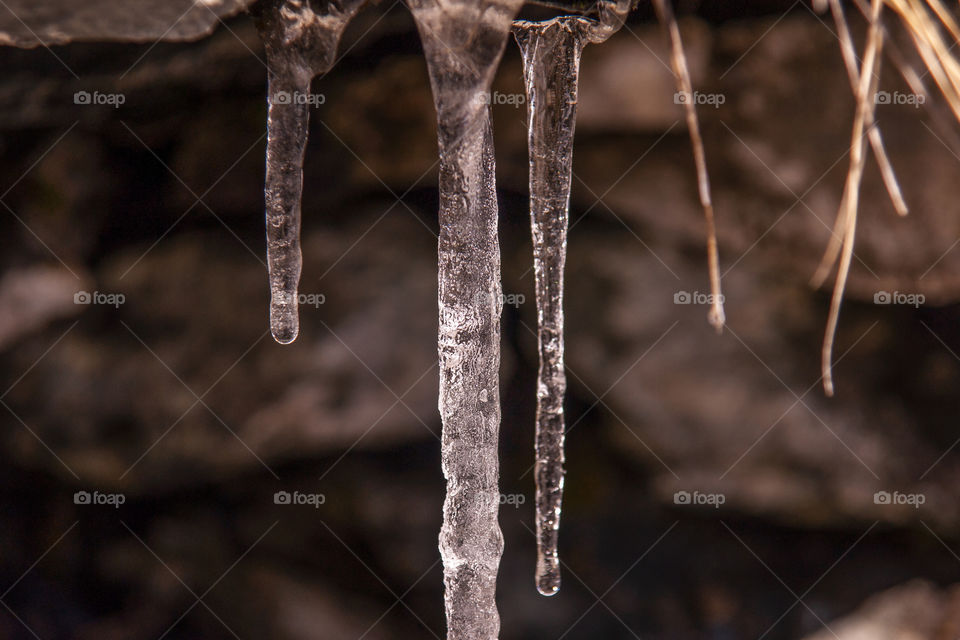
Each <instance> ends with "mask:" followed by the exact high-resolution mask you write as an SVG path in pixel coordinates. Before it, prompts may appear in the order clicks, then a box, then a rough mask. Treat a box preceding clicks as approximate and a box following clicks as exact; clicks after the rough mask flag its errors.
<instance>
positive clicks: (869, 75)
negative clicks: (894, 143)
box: [821, 0, 883, 396]
mask: <svg viewBox="0 0 960 640" xmlns="http://www.w3.org/2000/svg"><path fill="white" fill-rule="evenodd" d="M882 8H883V0H873V1H872V4H871V11H870V29H869V32H868V35H867V44H866V48H865V51H864V55H863V67H862V69H861V71H860V78H859V80H860V82H859V84H858V86H857V113H856V116H855V117H854V124H853V135H852V139H851V143H850V169H849V171H847V182H846V185H845V187H844V193H843V201H842V202H841V211H840V212H839V213H838V214H837V217H838V219H840V218H842V219H843V221H844V224H843V229H842V233H843V247H842V251H841V254H840V267H839V269H838V270H837V280H836V283H835V285H834V288H833V296H832V298H831V300H830V314H829V316H828V318H827V329H826V333H825V335H824V338H823V351H822V353H821V368H822V372H823V389H824V391H825V392H826V394H827V395H828V396H832V395H833V389H834V387H833V373H832V370H831V369H832V367H831V363H832V357H833V341H834V336H835V335H836V332H837V321H838V319H839V317H840V304H841V302H842V301H843V291H844V289H845V287H846V284H847V276H848V275H849V273H850V263H851V260H852V258H853V244H854V239H855V236H856V230H857V207H858V204H859V199H860V183H861V181H862V179H863V167H864V164H865V161H866V154H865V149H864V144H863V139H864V137H865V126H866V123H867V122H870V121H872V120H873V113H874V110H875V109H876V99H875V96H876V90H877V78H878V76H879V65H880V55H879V54H880V50H881V48H882V47H883V31H882V29H881V27H880V14H881V11H882Z"/></svg>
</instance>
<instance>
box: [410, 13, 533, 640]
mask: <svg viewBox="0 0 960 640" xmlns="http://www.w3.org/2000/svg"><path fill="white" fill-rule="evenodd" d="M521 2H522V0H493V1H487V2H483V3H481V2H452V1H450V0H410V1H409V4H410V9H411V11H412V12H413V16H414V19H415V20H416V23H417V29H418V30H419V32H420V38H421V40H422V42H423V49H424V53H425V55H426V59H427V68H428V71H429V75H430V84H431V86H432V88H433V97H434V103H435V106H436V109H437V121H438V127H437V131H438V140H439V149H440V238H439V295H438V301H439V307H440V309H439V315H440V327H439V340H438V352H439V358H440V402H439V408H440V416H441V418H442V420H443V438H442V442H441V458H442V466H443V474H444V477H445V478H446V480H447V496H446V499H445V500H444V504H443V527H442V528H441V530H440V555H441V558H442V560H443V578H444V586H445V593H444V600H445V607H446V614H447V638H448V639H449V640H492V639H494V638H496V637H497V636H498V634H499V631H500V617H499V615H498V613H497V605H496V598H495V595H496V583H497V570H498V568H499V564H500V556H501V554H502V553H503V536H502V534H501V532H500V527H499V524H498V522H497V511H498V509H499V506H500V493H499V486H498V481H499V462H498V459H497V456H498V452H497V442H498V438H499V430H500V390H499V367H500V311H501V308H502V300H501V288H500V246H499V243H498V240H497V197H496V185H495V182H494V157H493V131H492V129H491V124H490V107H489V102H490V101H489V91H490V84H491V82H492V80H493V74H494V72H495V70H496V68H497V64H498V63H499V61H500V58H501V56H502V55H503V49H504V46H505V44H506V40H507V36H508V35H509V33H510V24H511V21H512V20H513V18H514V16H515V15H516V13H517V11H518V10H519V9H520V5H521Z"/></svg>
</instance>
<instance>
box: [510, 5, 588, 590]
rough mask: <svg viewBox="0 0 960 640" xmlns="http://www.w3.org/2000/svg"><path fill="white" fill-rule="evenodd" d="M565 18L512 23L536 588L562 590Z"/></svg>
mask: <svg viewBox="0 0 960 640" xmlns="http://www.w3.org/2000/svg"><path fill="white" fill-rule="evenodd" d="M587 22H588V21H587V20H586V19H584V18H579V17H575V16H563V17H560V18H556V19H554V20H550V21H548V22H523V21H518V22H515V23H514V27H513V29H514V31H513V33H514V36H516V39H517V43H518V44H519V45H520V50H521V51H522V54H523V75H524V81H525V84H526V90H527V117H528V121H529V131H528V136H529V137H528V144H529V148H530V224H531V227H532V230H533V260H534V272H535V274H536V289H537V323H538V334H539V335H538V339H539V349H540V373H539V378H538V381H537V431H536V448H535V451H536V465H535V474H534V475H535V478H536V484H537V498H536V523H537V573H536V582H537V589H538V590H539V591H540V593H541V594H543V595H545V596H552V595H554V594H555V593H557V591H559V590H560V559H559V555H558V553H557V538H558V533H559V528H560V508H561V503H562V500H563V474H564V471H563V461H564V454H563V439H564V430H565V427H564V419H563V398H564V394H565V392H566V388H567V378H566V373H565V372H564V365H563V267H564V262H565V260H566V254H567V225H568V220H569V204H570V180H571V172H572V168H573V167H572V165H573V132H574V126H575V125H576V116H577V82H578V75H579V72H580V54H581V52H582V51H583V46H584V44H585V42H584V38H583V33H582V28H583V25H584V24H585V23H587Z"/></svg>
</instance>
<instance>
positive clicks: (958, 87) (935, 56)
mask: <svg viewBox="0 0 960 640" xmlns="http://www.w3.org/2000/svg"><path fill="white" fill-rule="evenodd" d="M885 2H886V4H887V5H889V6H890V7H891V8H892V9H893V10H894V11H895V12H896V13H897V15H898V16H899V17H900V20H901V21H902V22H903V24H904V27H906V30H907V32H908V33H909V34H910V37H911V39H912V40H913V44H914V46H915V47H916V49H917V52H918V53H919V54H920V57H921V58H922V59H923V62H924V64H925V65H926V67H927V70H928V71H929V72H930V75H931V76H932V77H933V80H934V82H936V83H937V87H938V88H939V89H940V92H941V93H942V94H943V97H944V99H945V100H946V102H947V105H948V106H949V107H950V109H951V110H952V111H953V114H954V116H955V117H956V118H957V119H958V120H960V62H958V61H957V59H956V58H955V57H954V55H953V53H952V47H951V46H950V45H948V43H947V41H946V40H945V39H944V37H943V33H942V31H941V27H942V26H943V27H946V29H947V31H948V32H949V33H950V34H951V36H952V37H953V38H954V41H956V40H958V39H960V28H958V27H957V24H956V22H955V21H954V19H953V17H952V15H951V14H950V13H949V12H948V11H947V10H946V8H945V7H943V6H942V5H941V4H940V3H939V2H938V0H927V2H926V3H924V2H922V1H921V0H885ZM928 6H930V7H932V8H933V12H934V14H935V17H934V16H931V14H930V11H929V10H928V9H927V7H928Z"/></svg>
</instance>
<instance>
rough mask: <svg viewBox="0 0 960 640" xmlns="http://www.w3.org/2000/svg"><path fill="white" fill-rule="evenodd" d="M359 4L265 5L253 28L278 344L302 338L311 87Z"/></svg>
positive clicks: (293, 0)
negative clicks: (258, 54) (262, 99)
mask: <svg viewBox="0 0 960 640" xmlns="http://www.w3.org/2000/svg"><path fill="white" fill-rule="evenodd" d="M362 4H363V0H345V1H343V2H313V1H311V0H264V2H262V3H261V7H260V12H261V13H260V16H259V20H258V27H259V29H260V37H261V39H262V40H263V43H264V48H265V49H266V53H267V66H268V85H269V88H268V97H267V100H268V105H269V112H268V116H267V131H268V136H267V176H266V188H265V194H264V195H265V199H266V221H267V265H268V269H269V272H270V331H271V333H273V337H274V338H275V339H276V340H277V342H280V343H283V344H287V343H289V342H293V340H294V339H295V338H296V337H297V333H298V332H299V327H300V323H299V318H298V310H297V286H298V285H299V283H300V268H301V265H302V263H303V259H302V257H301V254H300V202H301V194H302V192H303V153H304V150H305V148H306V145H307V134H308V125H309V121H310V104H311V102H312V101H311V100H310V81H311V80H312V79H313V77H314V76H315V75H317V74H320V73H326V72H327V71H329V70H330V68H331V67H332V66H333V63H334V58H335V56H336V52H337V45H338V44H339V42H340V36H341V35H342V34H343V30H344V29H345V28H346V26H347V23H348V22H349V21H350V18H352V17H353V15H354V14H355V13H356V12H357V10H358V9H359V8H360V6H361V5H362Z"/></svg>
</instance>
